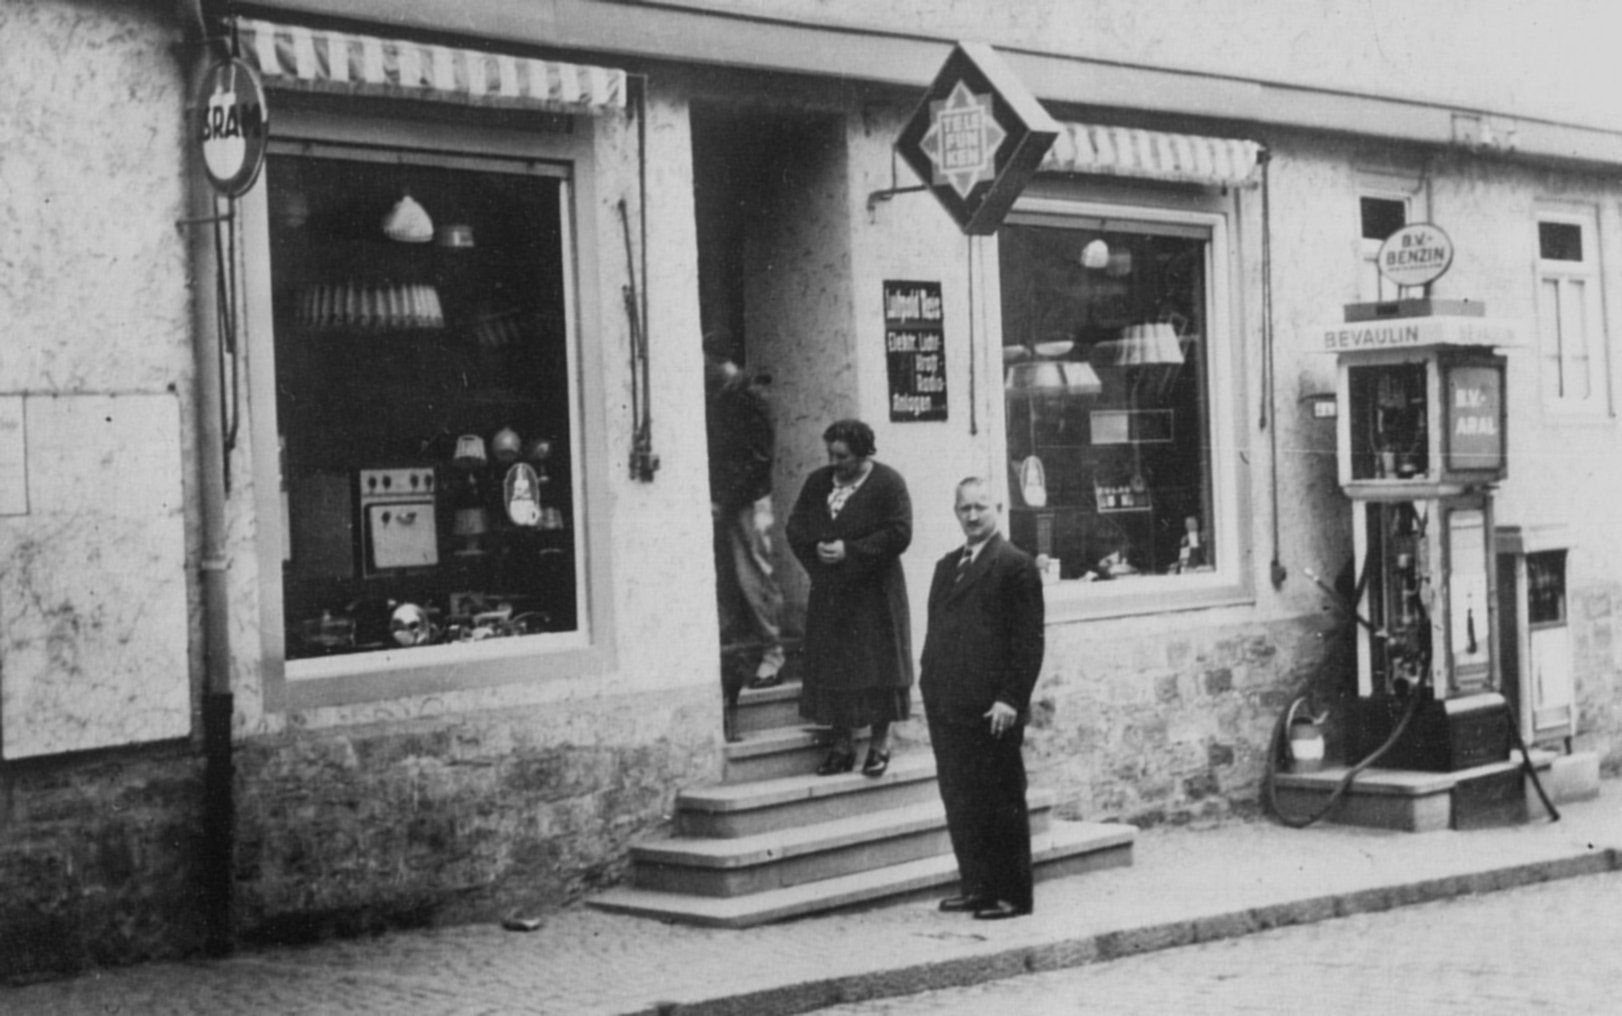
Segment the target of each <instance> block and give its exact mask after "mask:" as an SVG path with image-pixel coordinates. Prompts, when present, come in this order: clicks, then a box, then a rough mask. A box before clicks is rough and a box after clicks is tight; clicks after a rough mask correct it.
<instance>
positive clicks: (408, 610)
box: [389, 603, 434, 646]
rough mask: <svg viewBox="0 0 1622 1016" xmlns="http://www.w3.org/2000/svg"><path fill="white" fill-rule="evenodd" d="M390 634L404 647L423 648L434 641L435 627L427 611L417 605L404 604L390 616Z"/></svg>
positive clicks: (396, 608)
mask: <svg viewBox="0 0 1622 1016" xmlns="http://www.w3.org/2000/svg"><path fill="white" fill-rule="evenodd" d="M389 633H390V634H391V635H393V636H394V641H395V642H397V643H399V644H400V645H402V646H421V645H426V644H427V643H429V642H431V641H433V638H434V627H433V625H432V624H431V623H430V622H429V620H428V612H427V611H425V610H423V609H422V608H421V607H419V606H418V605H416V604H415V603H402V604H400V605H399V606H398V607H395V608H394V613H393V614H391V615H390V616H389Z"/></svg>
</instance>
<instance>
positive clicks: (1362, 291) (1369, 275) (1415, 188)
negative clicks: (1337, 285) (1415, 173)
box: [1355, 172, 1426, 303]
mask: <svg viewBox="0 0 1622 1016" xmlns="http://www.w3.org/2000/svg"><path fill="white" fill-rule="evenodd" d="M1364 198H1378V199H1380V200H1384V201H1400V202H1402V206H1403V215H1402V221H1403V224H1404V225H1411V224H1413V223H1415V222H1424V221H1425V219H1426V210H1425V201H1424V190H1423V188H1422V186H1421V184H1420V181H1419V180H1418V179H1417V178H1415V177H1410V176H1401V175H1395V174H1390V173H1373V172H1360V173H1358V185H1357V206H1356V213H1357V232H1356V234H1355V235H1356V236H1357V253H1358V265H1357V299H1358V300H1360V301H1362V302H1364V303H1378V302H1380V301H1384V300H1395V299H1397V298H1398V297H1400V296H1401V295H1402V294H1401V290H1400V288H1399V287H1398V286H1397V284H1396V283H1394V282H1391V281H1389V280H1388V279H1386V277H1385V276H1383V275H1381V274H1380V263H1379V262H1380V248H1381V246H1383V245H1384V243H1385V241H1384V240H1371V239H1368V238H1367V237H1365V236H1364V235H1363V199H1364Z"/></svg>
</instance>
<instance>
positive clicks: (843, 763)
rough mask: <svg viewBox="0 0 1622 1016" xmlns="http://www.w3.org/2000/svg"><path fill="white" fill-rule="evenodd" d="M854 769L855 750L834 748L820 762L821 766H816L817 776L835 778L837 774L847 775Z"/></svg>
mask: <svg viewBox="0 0 1622 1016" xmlns="http://www.w3.org/2000/svg"><path fill="white" fill-rule="evenodd" d="M855 768H856V749H855V748H843V749H841V748H835V749H834V750H833V751H830V752H829V753H828V757H827V758H825V759H823V760H822V765H820V766H817V775H818V776H836V775H838V774H839V773H848V772H850V771H851V770H852V769H855Z"/></svg>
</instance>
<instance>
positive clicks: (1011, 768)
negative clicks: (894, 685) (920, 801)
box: [925, 703, 1032, 910]
mask: <svg viewBox="0 0 1622 1016" xmlns="http://www.w3.org/2000/svg"><path fill="white" fill-rule="evenodd" d="M925 710H926V711H927V710H928V704H927V703H926V704H925ZM929 739H930V742H931V744H932V745H933V746H934V749H935V774H936V778H937V780H938V781H939V783H940V789H941V802H942V803H943V804H945V806H946V828H947V831H948V832H949V833H950V834H951V837H952V852H953V853H954V854H956V855H957V869H958V876H959V879H960V881H961V891H962V893H963V894H964V895H968V896H983V897H988V898H991V899H998V900H1003V901H1006V902H1008V903H1011V904H1013V905H1014V906H1015V907H1016V908H1018V909H1020V910H1029V909H1031V900H1032V893H1031V819H1030V812H1029V811H1028V810H1027V808H1026V804H1025V758H1024V754H1023V752H1022V750H1021V749H1022V746H1023V745H1024V743H1025V728H1024V726H1023V725H1020V724H1016V725H1015V726H1013V727H1011V728H1009V729H1008V730H1007V731H1006V732H1004V734H1003V736H1002V737H1000V738H998V737H992V736H991V726H990V721H989V720H986V719H981V720H979V721H978V722H975V723H949V722H945V721H942V720H938V719H936V718H935V717H934V716H933V715H931V716H930V717H929Z"/></svg>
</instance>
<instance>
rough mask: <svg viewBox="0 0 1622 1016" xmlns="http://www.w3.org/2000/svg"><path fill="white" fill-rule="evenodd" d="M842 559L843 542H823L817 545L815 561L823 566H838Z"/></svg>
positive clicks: (843, 553) (843, 554)
mask: <svg viewBox="0 0 1622 1016" xmlns="http://www.w3.org/2000/svg"><path fill="white" fill-rule="evenodd" d="M844 559H845V541H844V540H823V541H822V542H820V543H818V544H817V560H818V561H821V562H822V563H823V564H838V563H839V562H841V561H843V560H844Z"/></svg>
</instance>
